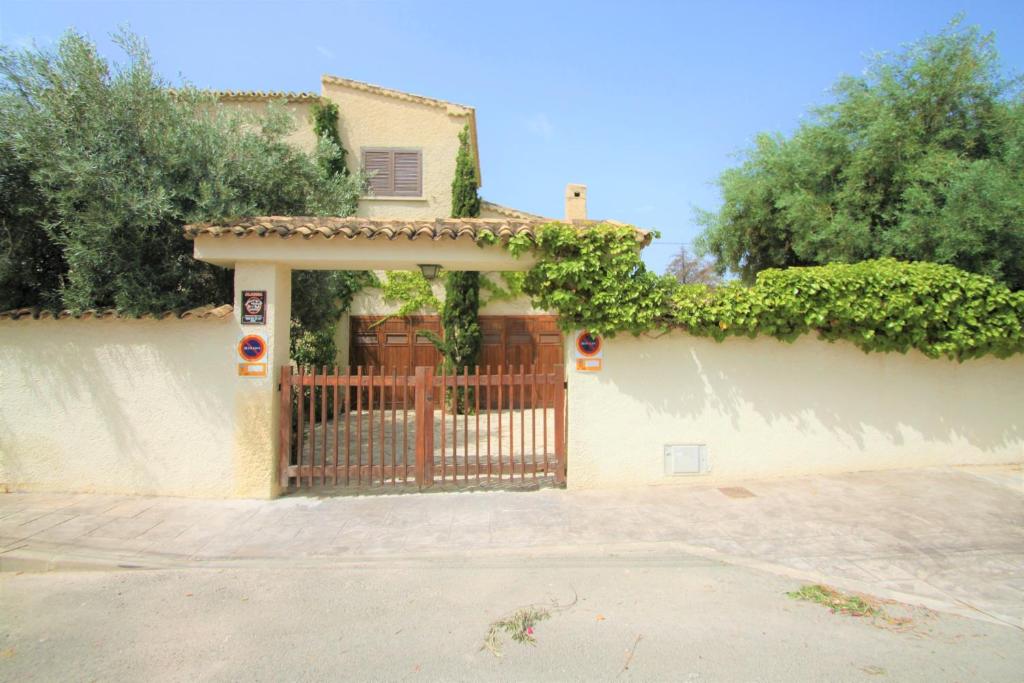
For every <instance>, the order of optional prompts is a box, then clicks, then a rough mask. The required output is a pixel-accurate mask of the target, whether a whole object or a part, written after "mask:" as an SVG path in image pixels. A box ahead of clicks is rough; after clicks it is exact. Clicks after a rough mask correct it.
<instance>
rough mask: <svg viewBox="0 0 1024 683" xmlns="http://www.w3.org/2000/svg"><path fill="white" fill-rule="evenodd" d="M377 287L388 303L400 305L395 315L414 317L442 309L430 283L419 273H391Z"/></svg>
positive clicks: (409, 271)
mask: <svg viewBox="0 0 1024 683" xmlns="http://www.w3.org/2000/svg"><path fill="white" fill-rule="evenodd" d="M377 286H379V287H380V290H381V294H382V297H383V299H384V301H385V302H386V303H389V304H394V303H397V304H400V305H399V308H398V311H397V312H395V315H398V316H403V315H412V314H414V313H425V312H427V311H437V310H439V309H440V308H441V301H440V300H439V299H438V298H437V296H435V295H434V289H433V288H432V287H431V286H430V281H429V280H427V278H425V277H423V274H422V273H420V272H419V271H413V270H393V271H390V272H388V273H387V275H386V276H385V278H384V281H383V282H381V281H379V280H378V283H377Z"/></svg>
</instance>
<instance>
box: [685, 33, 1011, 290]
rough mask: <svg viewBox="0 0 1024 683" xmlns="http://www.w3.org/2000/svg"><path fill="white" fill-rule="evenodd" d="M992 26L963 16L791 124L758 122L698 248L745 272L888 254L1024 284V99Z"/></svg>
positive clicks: (840, 87) (847, 81) (708, 216)
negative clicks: (787, 127)
mask: <svg viewBox="0 0 1024 683" xmlns="http://www.w3.org/2000/svg"><path fill="white" fill-rule="evenodd" d="M1020 82H1021V81H1020V78H1019V77H1014V78H1010V79H1004V78H1002V77H1001V76H1000V67H999V58H998V54H997V52H996V49H995V45H994V40H993V37H992V36H991V35H982V34H981V33H980V32H979V31H978V30H977V29H976V28H961V26H960V25H959V21H954V22H953V23H952V24H951V25H950V26H949V27H948V28H947V29H946V30H944V31H943V32H941V33H939V34H938V35H935V36H931V37H927V38H925V39H924V40H922V41H920V42H918V43H916V44H914V45H911V46H909V47H908V48H906V49H905V50H903V51H902V52H900V53H898V54H895V55H881V56H878V57H875V58H874V59H873V60H872V61H871V63H870V65H869V67H868V69H867V71H866V73H865V75H863V76H857V77H854V76H847V77H844V78H842V79H840V80H839V82H838V83H837V84H836V86H835V88H834V94H835V100H834V102H833V103H831V104H829V105H827V106H824V107H820V108H817V109H815V110H814V111H813V116H812V118H811V119H810V120H809V121H808V122H807V123H805V124H803V125H801V126H800V127H799V128H798V130H797V131H796V133H794V134H793V135H792V136H791V137H788V138H787V137H783V136H781V135H769V134H762V135H759V136H758V138H757V140H756V143H755V145H754V147H753V148H752V149H750V150H748V151H747V152H746V155H745V159H744V161H743V163H742V164H741V165H740V166H739V167H737V168H733V169H730V170H727V171H726V172H725V173H723V174H722V176H721V177H720V179H719V183H720V185H721V189H722V194H723V198H724V203H723V206H722V208H721V209H720V210H719V211H718V212H717V213H711V212H700V213H699V215H698V219H699V220H700V221H701V222H702V223H703V225H704V227H705V231H704V233H703V235H702V238H701V241H700V242H699V244H698V249H699V251H700V252H701V253H705V254H711V255H713V256H714V257H715V258H716V259H717V261H718V263H719V270H720V271H724V269H726V268H728V269H731V270H733V271H735V272H737V273H739V274H740V275H741V276H742V277H743V279H744V280H745V281H747V282H751V281H753V278H754V276H755V275H756V273H757V272H758V271H760V270H762V269H765V268H770V267H786V266H798V265H813V264H825V263H830V262H856V261H861V260H864V259H871V258H877V257H883V256H892V257H895V258H898V259H901V260H920V261H934V262H938V263H947V264H952V265H955V266H957V267H960V268H963V269H965V270H969V271H973V272H977V273H982V274H985V275H990V276H992V277H994V278H996V279H998V280H1001V281H1003V282H1005V283H1007V284H1008V285H1009V286H1010V287H1011V288H1014V289H1020V288H1022V287H1024V193H1022V192H1021V189H1020V188H1021V178H1024V101H1022V99H1021V98H1020V89H1019V85H1020Z"/></svg>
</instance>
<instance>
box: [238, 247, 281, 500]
mask: <svg viewBox="0 0 1024 683" xmlns="http://www.w3.org/2000/svg"><path fill="white" fill-rule="evenodd" d="M244 290H262V291H266V293H267V297H266V308H267V319H266V324H265V325H243V324H242V292H243V291H244ZM234 296H235V300H234V307H235V312H234V315H235V324H236V325H237V327H238V341H241V339H242V338H243V337H245V336H248V335H250V334H255V335H259V336H260V337H262V338H263V339H264V340H265V341H266V344H267V353H266V356H264V358H263V359H262V361H261V362H265V363H267V374H266V376H263V377H258V376H256V377H254V376H242V375H236V376H235V377H234V378H233V379H234V381H235V386H236V388H235V415H234V418H235V419H234V423H235V446H234V453H233V462H234V467H235V487H234V488H235V490H234V493H235V495H236V496H238V497H242V498H273V497H275V496H277V495H279V494H280V493H281V489H280V483H279V479H280V478H279V476H278V471H277V470H278V440H279V439H278V435H279V428H280V423H279V421H278V409H279V405H280V392H279V390H278V382H279V381H280V377H281V366H283V365H286V364H287V363H288V362H289V358H288V355H289V345H288V341H289V326H290V320H291V310H292V276H291V269H290V268H288V267H287V266H279V265H275V264H262V263H260V264H257V263H245V262H240V263H236V264H235V295H234ZM229 352H230V353H231V354H232V355H233V356H234V357H235V360H236V361H237V362H238V363H242V362H243V360H242V358H241V357H240V356H239V354H238V350H237V349H234V348H233V349H230V351H229ZM225 419H227V416H225Z"/></svg>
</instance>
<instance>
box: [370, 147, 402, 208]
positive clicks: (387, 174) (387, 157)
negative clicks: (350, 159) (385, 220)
mask: <svg viewBox="0 0 1024 683" xmlns="http://www.w3.org/2000/svg"><path fill="white" fill-rule="evenodd" d="M393 161H394V159H393V156H392V154H391V152H389V151H385V150H366V151H364V152H363V170H364V171H365V172H366V174H367V175H368V176H370V190H372V191H373V194H375V195H378V196H381V197H387V196H389V195H392V194H394V178H395V174H394V170H393V169H394V164H393Z"/></svg>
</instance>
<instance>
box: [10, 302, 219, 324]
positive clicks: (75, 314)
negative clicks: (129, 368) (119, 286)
mask: <svg viewBox="0 0 1024 683" xmlns="http://www.w3.org/2000/svg"><path fill="white" fill-rule="evenodd" d="M232 310H234V309H233V308H232V307H231V304H224V305H223V306H200V307H198V308H192V309H189V310H187V311H166V312H164V313H160V314H146V315H141V316H131V315H124V314H122V313H119V312H117V311H116V310H114V309H112V308H105V309H92V308H90V309H88V310H85V311H68V310H64V311H57V312H54V311H51V310H46V309H41V308H16V309H14V310H11V311H0V320H21V319H31V320H69V319H81V320H90V319H93V320H103V319H117V320H135V319H139V320H171V319H176V320H207V319H218V318H226V317H227V316H229V315H231V312H232Z"/></svg>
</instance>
